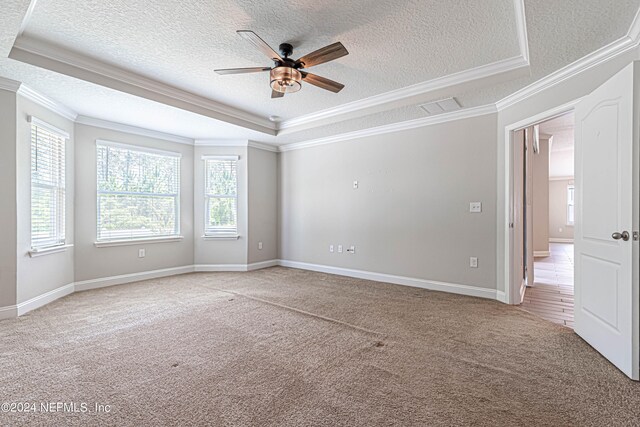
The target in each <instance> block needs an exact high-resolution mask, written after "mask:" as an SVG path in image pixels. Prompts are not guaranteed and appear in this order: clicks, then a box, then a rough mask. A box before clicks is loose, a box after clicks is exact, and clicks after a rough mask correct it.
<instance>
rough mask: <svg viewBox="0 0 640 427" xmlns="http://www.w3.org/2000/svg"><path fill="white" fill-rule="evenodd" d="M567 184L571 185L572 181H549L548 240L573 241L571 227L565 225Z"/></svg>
mask: <svg viewBox="0 0 640 427" xmlns="http://www.w3.org/2000/svg"><path fill="white" fill-rule="evenodd" d="M569 184H573V179H563V180H552V181H549V238H551V239H571V240H573V226H572V225H567V186H568V185H569ZM560 229H562V231H560Z"/></svg>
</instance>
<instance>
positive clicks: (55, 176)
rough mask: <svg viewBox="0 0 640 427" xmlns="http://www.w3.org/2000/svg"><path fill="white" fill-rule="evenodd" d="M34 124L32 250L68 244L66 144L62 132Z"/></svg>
mask: <svg viewBox="0 0 640 427" xmlns="http://www.w3.org/2000/svg"><path fill="white" fill-rule="evenodd" d="M30 121H31V247H32V248H33V249H38V248H47V247H52V246H58V245H64V244H65V156H64V155H65V142H66V139H67V136H66V135H65V134H63V133H62V132H61V131H60V132H57V131H55V128H53V127H52V126H49V125H47V124H46V123H44V122H41V121H39V120H37V119H36V118H35V117H33V118H30Z"/></svg>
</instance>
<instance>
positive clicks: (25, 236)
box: [16, 95, 75, 303]
mask: <svg viewBox="0 0 640 427" xmlns="http://www.w3.org/2000/svg"><path fill="white" fill-rule="evenodd" d="M29 115H33V116H35V117H37V118H39V119H41V120H43V121H45V122H47V123H49V124H51V125H53V126H55V127H57V128H59V129H62V130H64V131H66V132H68V133H69V135H70V138H69V140H67V142H66V146H65V162H66V169H65V181H66V183H65V184H66V188H65V198H66V206H65V219H66V223H65V236H66V242H67V244H73V243H74V241H75V239H74V226H73V224H74V209H73V206H74V182H75V180H74V167H73V165H74V137H73V131H74V123H73V122H72V121H71V120H68V119H65V118H63V117H60V116H59V115H57V114H55V113H52V112H51V111H49V110H48V109H46V108H43V107H41V106H40V105H38V104H35V103H34V102H32V101H30V100H28V99H26V98H24V97H23V96H21V95H19V96H18V98H17V121H18V122H17V125H18V128H17V130H18V134H17V153H16V154H17V159H16V164H17V212H18V216H17V231H18V234H17V257H18V258H17V265H18V280H17V286H18V303H21V302H24V301H27V300H29V299H31V298H33V297H37V296H39V295H42V294H44V293H46V292H49V291H52V290H54V289H56V288H59V287H61V286H65V285H68V284H71V283H73V281H74V271H73V257H74V248H68V249H67V250H66V251H64V252H57V253H52V254H47V255H45V256H39V257H35V258H31V257H30V256H29V254H28V252H29V250H30V249H31V123H29V122H28V121H27V118H28V116H29Z"/></svg>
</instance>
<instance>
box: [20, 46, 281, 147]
mask: <svg viewBox="0 0 640 427" xmlns="http://www.w3.org/2000/svg"><path fill="white" fill-rule="evenodd" d="M9 57H10V58H12V59H15V60H18V61H21V62H25V63H28V64H31V65H35V66H38V67H42V68H46V69H49V70H52V71H55V72H59V73H62V74H65V75H68V76H71V77H75V78H78V79H81V80H84V81H88V82H92V83H95V84H98V85H101V86H104V87H108V88H111V89H115V90H118V91H121V92H125V93H129V94H132V95H135V96H140V97H143V98H146V99H150V100H152V101H156V102H160V103H163V104H166V105H170V106H173V107H176V108H180V109H183V110H187V111H191V112H194V113H197V114H201V115H203V116H207V117H211V118H213V119H217V120H222V121H225V122H227V123H231V124H235V125H238V126H242V127H245V128H247V129H252V130H255V131H258V132H262V133H266V134H269V135H275V134H276V130H275V127H274V124H273V123H271V122H270V121H269V120H268V119H266V118H262V117H260V116H257V115H254V114H251V113H248V112H246V111H242V110H240V109H237V108H233V107H230V106H227V105H224V104H222V103H219V102H216V101H213V100H211V99H209V98H206V97H203V96H200V95H196V94H194V93H191V92H187V91H185V90H182V89H178V88H176V87H174V86H171V85H167V84H164V83H161V82H159V81H157V80H153V79H150V78H147V77H143V76H141V75H139V74H136V73H133V72H130V71H127V70H124V69H122V68H120V67H116V66H114V65H111V64H107V63H104V62H102V61H98V60H96V59H92V58H89V57H86V56H84V55H80V54H78V53H75V52H72V51H70V50H67V49H64V48H62V47H60V46H55V45H52V44H49V43H48V42H46V41H43V40H37V39H33V38H28V37H24V36H23V37H19V38H18V39H17V40H16V42H15V44H14V46H13V48H12V49H11V53H10V54H9Z"/></svg>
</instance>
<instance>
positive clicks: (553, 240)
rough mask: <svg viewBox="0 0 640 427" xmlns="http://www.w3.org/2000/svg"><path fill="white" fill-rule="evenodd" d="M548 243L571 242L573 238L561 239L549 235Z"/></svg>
mask: <svg viewBox="0 0 640 427" xmlns="http://www.w3.org/2000/svg"><path fill="white" fill-rule="evenodd" d="M549 243H573V239H561V238H559V237H549Z"/></svg>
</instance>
